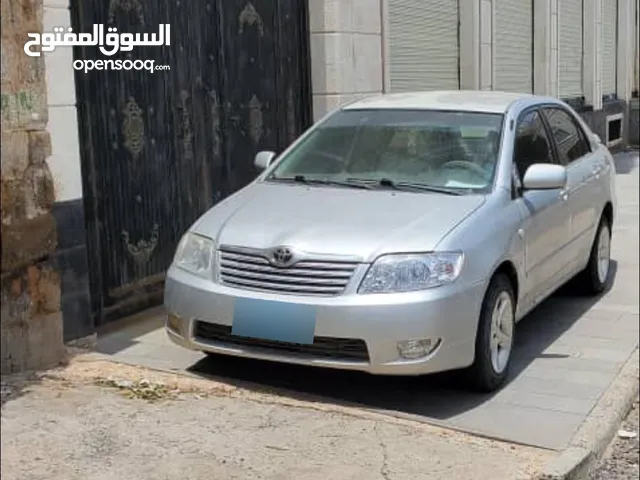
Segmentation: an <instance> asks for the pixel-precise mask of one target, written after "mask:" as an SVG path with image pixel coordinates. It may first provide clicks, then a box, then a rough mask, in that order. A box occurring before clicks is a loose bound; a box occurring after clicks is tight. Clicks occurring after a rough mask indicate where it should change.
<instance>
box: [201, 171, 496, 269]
mask: <svg viewBox="0 0 640 480" xmlns="http://www.w3.org/2000/svg"><path fill="white" fill-rule="evenodd" d="M484 201H485V197H484V196H481V195H464V196H452V195H444V194H440V193H427V192H416V193H413V192H398V191H389V190H356V189H351V188H333V187H325V186H305V185H289V184H274V183H255V184H252V185H250V186H248V187H246V188H245V189H243V190H241V191H240V192H238V193H236V194H235V195H233V196H231V197H229V198H227V199H226V200H225V201H223V202H222V203H220V204H218V205H217V206H215V207H214V208H212V209H211V210H209V211H208V212H207V213H205V214H204V215H203V216H202V217H201V218H200V219H199V220H198V221H197V222H196V224H195V225H194V226H193V227H192V229H191V231H194V232H197V233H200V234H202V235H206V236H208V237H210V238H213V239H215V240H216V242H217V244H218V245H228V246H242V247H251V248H271V247H276V246H280V245H286V246H290V247H292V248H295V249H297V250H300V251H304V252H307V253H315V254H319V255H341V256H342V255H345V256H354V257H358V258H360V260H361V261H364V262H369V261H373V260H374V259H375V258H376V257H377V256H379V255H381V254H385V253H393V252H425V251H430V250H433V249H435V248H436V245H437V244H438V243H439V242H440V241H441V240H442V239H443V238H444V237H445V235H446V234H447V233H449V232H450V231H451V230H452V229H453V228H454V227H455V226H456V225H458V224H459V223H460V222H461V221H462V220H464V219H465V218H466V217H467V216H469V215H470V214H471V213H473V212H474V211H475V210H476V209H478V208H479V207H480V206H481V205H482V204H483V203H484Z"/></svg>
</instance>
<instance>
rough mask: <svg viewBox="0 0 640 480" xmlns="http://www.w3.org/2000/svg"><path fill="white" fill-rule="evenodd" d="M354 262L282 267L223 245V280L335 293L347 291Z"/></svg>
mask: <svg viewBox="0 0 640 480" xmlns="http://www.w3.org/2000/svg"><path fill="white" fill-rule="evenodd" d="M357 266H358V264H357V263H355V262H336V261H316V260H314V261H310V260H301V261H299V262H297V263H296V264H294V265H292V266H291V267H286V268H280V267H275V266H273V265H271V264H270V263H269V260H267V259H266V258H265V257H263V256H261V255H259V254H254V253H247V252H238V251H234V250H232V249H225V248H221V249H220V280H221V281H222V283H225V284H227V285H231V286H234V287H238V288H245V289H251V290H261V291H265V292H278V293H288V294H297V295H313V296H334V295H339V294H340V293H342V292H343V291H344V289H345V288H346V286H347V284H348V283H349V280H350V279H351V276H352V275H353V272H354V271H355V269H356V267H357Z"/></svg>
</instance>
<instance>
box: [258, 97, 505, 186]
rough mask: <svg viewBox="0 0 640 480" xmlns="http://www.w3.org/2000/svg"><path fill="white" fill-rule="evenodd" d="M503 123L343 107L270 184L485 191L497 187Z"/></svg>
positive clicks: (491, 118) (451, 114) (283, 163)
mask: <svg viewBox="0 0 640 480" xmlns="http://www.w3.org/2000/svg"><path fill="white" fill-rule="evenodd" d="M502 121H503V116H502V115H500V114H489V113H475V112H460V111H431V110H389V109H376V110H342V111H340V112H338V113H336V114H334V115H332V116H331V117H329V119H328V120H326V121H325V122H323V123H322V124H321V125H319V126H318V127H317V128H316V129H314V130H313V131H312V132H311V133H310V134H309V135H308V136H307V137H306V138H305V139H304V140H303V141H302V142H301V143H299V144H298V145H297V146H296V147H295V148H294V149H293V150H291V151H290V152H289V153H288V154H287V155H286V156H285V157H283V158H282V159H281V160H280V161H279V162H278V164H277V166H276V167H275V168H274V170H273V171H272V172H271V173H270V175H269V176H268V177H267V178H266V180H268V181H297V182H302V183H313V184H326V185H339V186H350V185H351V186H354V187H359V188H362V187H363V186H370V187H371V188H397V189H403V188H406V189H413V190H433V191H436V192H438V191H439V192H442V193H456V194H465V193H482V192H486V191H489V190H491V188H492V185H493V177H494V173H495V170H496V164H497V161H498V151H499V143H500V133H501V130H502Z"/></svg>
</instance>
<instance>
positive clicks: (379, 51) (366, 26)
mask: <svg viewBox="0 0 640 480" xmlns="http://www.w3.org/2000/svg"><path fill="white" fill-rule="evenodd" d="M381 1H384V0H309V26H310V30H311V33H310V35H311V77H312V80H311V83H312V92H313V116H314V119H315V120H318V119H319V118H321V117H322V116H324V115H325V114H326V113H327V112H329V111H331V110H333V109H335V108H337V107H339V106H340V105H342V104H345V103H348V102H351V101H353V100H356V99H358V98H361V97H363V96H367V95H375V94H379V93H382V91H383V84H384V78H383V67H382V65H383V42H382V32H383V28H384V27H383V23H382V21H381V19H382V8H383V7H384V5H383V3H381Z"/></svg>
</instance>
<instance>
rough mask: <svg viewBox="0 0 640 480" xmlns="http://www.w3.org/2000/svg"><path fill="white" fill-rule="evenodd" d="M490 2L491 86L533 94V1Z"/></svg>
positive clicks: (505, 0) (507, 90)
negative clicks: (492, 39) (492, 31)
mask: <svg viewBox="0 0 640 480" xmlns="http://www.w3.org/2000/svg"><path fill="white" fill-rule="evenodd" d="M561 1H564V0H561ZM493 4H494V7H493V8H494V22H493V27H494V44H493V49H494V50H493V59H494V63H493V89H494V90H502V91H506V92H519V93H532V92H533V0H494V1H493Z"/></svg>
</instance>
